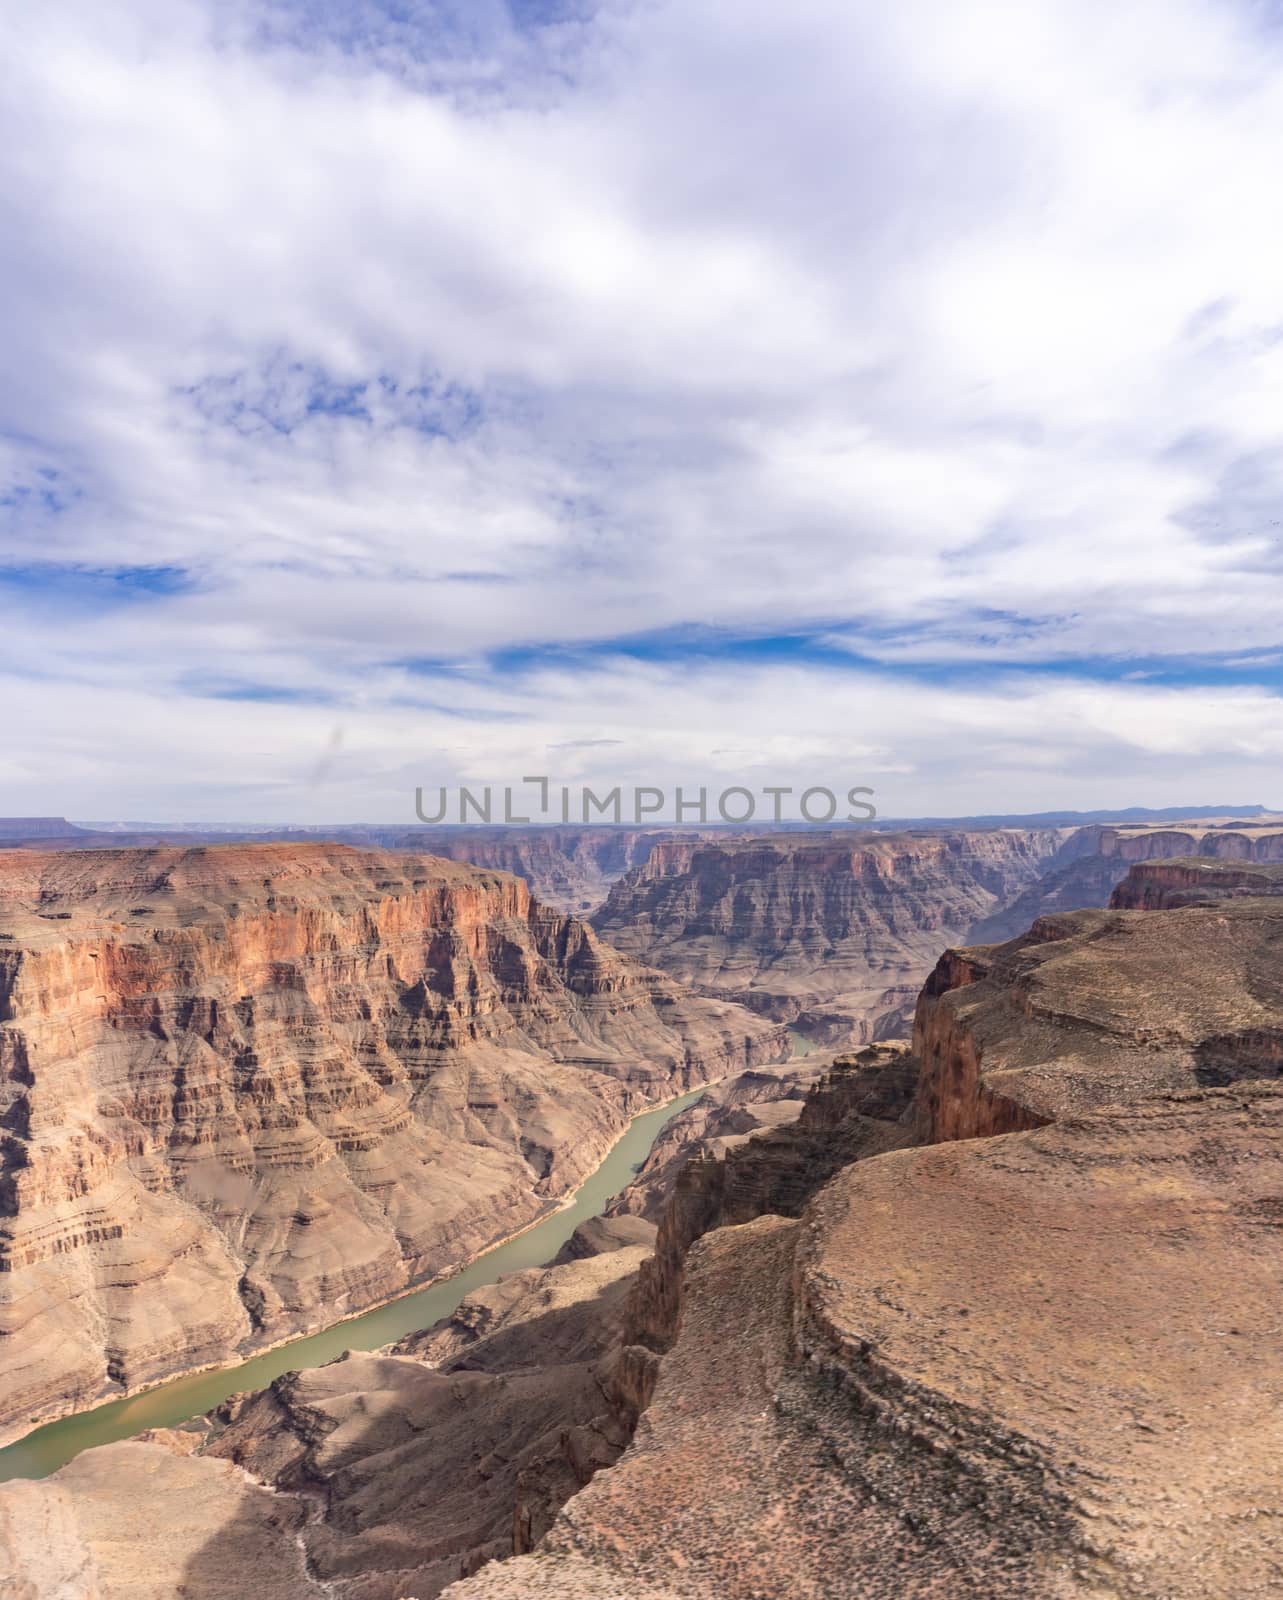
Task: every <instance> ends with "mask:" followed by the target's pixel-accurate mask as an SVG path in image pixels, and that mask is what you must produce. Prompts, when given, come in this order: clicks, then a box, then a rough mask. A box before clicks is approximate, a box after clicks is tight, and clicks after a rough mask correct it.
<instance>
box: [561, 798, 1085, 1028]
mask: <svg viewBox="0 0 1283 1600" xmlns="http://www.w3.org/2000/svg"><path fill="white" fill-rule="evenodd" d="M1068 838H1069V832H1068V830H1064V829H1057V828H1046V829H1026V830H1015V829H1011V830H1006V829H994V830H990V831H985V832H975V833H969V832H950V831H947V830H941V831H932V832H926V831H924V832H921V833H911V834H895V833H886V834H874V833H869V834H861V835H859V836H857V837H852V836H851V835H850V834H849V833H848V834H814V833H812V834H807V835H797V834H779V835H772V836H766V837H760V838H754V839H728V840H714V841H709V840H677V841H671V842H661V843H657V844H655V845H654V846H653V848H652V849H651V851H650V854H649V855H648V857H647V859H646V861H645V862H644V863H643V864H642V865H640V866H638V867H635V868H633V869H632V870H631V871H630V872H628V873H627V874H625V876H624V877H623V878H622V879H621V880H620V881H619V882H618V883H617V884H616V885H615V886H614V887H613V888H612V889H611V891H610V894H609V896H608V898H607V900H606V903H605V905H604V906H603V907H602V908H601V910H600V911H598V912H597V913H596V914H595V915H594V917H593V919H592V920H593V926H594V927H595V928H596V929H597V930H598V932H599V933H601V935H602V936H603V938H605V939H607V940H609V941H610V942H611V943H612V944H614V945H615V946H616V947H617V948H618V949H621V950H624V951H627V952H628V953H629V954H631V955H635V956H637V957H638V958H639V959H641V960H644V961H647V962H649V963H652V964H653V965H655V966H658V967H661V968H663V969H664V971H666V972H669V973H671V974H672V975H673V976H674V977H676V978H678V979H679V980H680V981H681V982H682V983H687V984H690V985H692V986H693V987H694V988H696V989H697V990H698V991H699V992H700V993H701V994H705V995H709V996H714V997H717V998H719V999H724V1000H733V1001H735V1002H737V1003H738V1004H741V1005H745V1006H748V1007H750V1008H751V1009H753V1010H754V1011H757V1012H759V1013H760V1014H761V1015H763V1016H768V1017H773V1018H778V1019H780V1020H782V1021H785V1022H788V1023H792V1024H794V1025H795V1026H796V1027H797V1028H798V1029H799V1030H800V1031H801V1032H803V1033H804V1034H805V1035H806V1036H807V1037H808V1038H810V1039H812V1040H813V1041H815V1042H816V1043H819V1044H823V1045H825V1046H829V1047H840V1046H848V1045H852V1044H865V1043H868V1042H870V1041H872V1040H875V1039H882V1038H888V1037H894V1036H897V1035H902V1034H905V1033H907V1032H908V1027H909V1021H910V1018H911V1015H912V1009H913V1004H914V1001H915V999H916V996H917V992H918V989H919V987H920V986H921V984H922V981H923V979H924V978H925V977H926V974H927V973H928V972H929V971H930V970H931V966H932V964H933V963H934V961H935V959H936V957H937V955H938V954H939V953H940V950H941V948H942V946H944V945H946V944H950V943H952V942H954V941H956V940H959V939H961V938H963V937H964V936H966V935H967V933H968V930H969V929H970V928H971V927H972V926H973V925H974V924H975V923H977V922H978V921H979V920H980V919H982V918H984V917H986V916H989V915H990V914H991V913H992V912H993V911H994V910H995V909H996V908H999V907H1005V906H1006V905H1007V904H1008V903H1009V902H1010V901H1012V900H1013V899H1015V898H1017V897H1018V896H1019V895H1020V893H1021V891H1022V890H1024V889H1025V888H1026V887H1027V886H1028V885H1030V884H1032V883H1034V882H1036V881H1037V880H1038V879H1039V878H1040V877H1041V875H1042V874H1043V873H1044V872H1045V871H1046V870H1047V869H1048V867H1049V865H1050V864H1051V863H1052V862H1053V861H1054V860H1055V859H1056V857H1057V855H1058V853H1059V852H1061V851H1062V850H1063V849H1064V847H1065V845H1066V841H1067V839H1068ZM1111 886H1112V885H1111Z"/></svg>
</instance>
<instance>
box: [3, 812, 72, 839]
mask: <svg viewBox="0 0 1283 1600" xmlns="http://www.w3.org/2000/svg"><path fill="white" fill-rule="evenodd" d="M79 832H80V829H79V828H77V827H76V825H75V823H74V822H68V821H67V819H66V817H0V839H63V838H66V837H68V836H69V835H71V834H75V833H79Z"/></svg>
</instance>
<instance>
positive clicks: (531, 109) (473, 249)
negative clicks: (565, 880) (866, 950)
mask: <svg viewBox="0 0 1283 1600" xmlns="http://www.w3.org/2000/svg"><path fill="white" fill-rule="evenodd" d="M110 13H111V14H110V16H108V15H106V14H105V13H104V12H103V8H101V7H96V6H92V5H90V4H88V3H87V0H66V3H65V4H62V5H60V6H58V7H55V8H49V7H45V8H37V7H29V8H25V11H24V12H23V13H21V14H18V15H16V16H15V17H14V18H13V19H11V22H10V27H9V29H8V32H9V36H10V40H11V47H10V50H9V74H10V78H11V83H12V92H11V93H9V94H7V95H6V98H5V105H4V108H3V109H2V110H0V118H3V119H4V120H5V121H6V122H7V124H8V125H7V126H5V127H0V135H2V136H0V204H2V205H3V208H4V227H5V234H6V239H7V241H8V247H7V250H6V259H5V262H4V264H3V266H0V274H2V276H0V291H2V292H0V320H2V321H3V338H2V339H0V361H2V362H3V363H4V366H5V369H6V370H5V372H4V377H5V380H6V381H5V382H4V384H3V386H2V387H0V475H2V478H3V481H2V482H0V606H3V608H4V610H3V614H4V617H5V623H6V626H5V628H4V629H3V630H2V631H0V680H2V681H0V688H3V689H4V690H5V692H6V698H7V703H8V705H9V706H10V708H11V710H10V716H9V718H8V719H7V734H8V737H7V739H6V742H5V746H4V748H3V750H0V813H3V812H14V813H20V814H26V813H31V812H39V811H57V812H64V813H66V814H69V815H72V816H93V817H104V816H110V815H148V816H162V817H163V816H174V817H187V818H208V819H217V818H219V817H232V816H235V817H242V818H243V817H248V816H258V817H262V818H263V819H264V820H287V819H290V818H296V819H298V820H309V821H322V820H360V819H387V820H398V819H400V818H402V817H408V816H409V815H410V812H411V806H412V791H413V787H414V785H416V784H420V783H422V784H435V783H440V782H445V783H453V782H457V781H459V780H461V779H463V780H470V781H473V782H484V781H492V782H503V781H505V780H506V779H508V778H509V777H511V776H512V775H514V774H515V775H516V776H518V777H519V776H520V775H521V774H522V773H524V772H531V771H543V770H550V771H553V772H554V773H555V774H556V775H557V776H560V777H562V778H563V779H564V780H566V781H570V782H594V783H598V782H604V781H634V782H659V783H669V784H672V783H676V782H679V781H681V782H686V783H688V784H690V783H698V782H701V781H709V782H718V781H721V782H722V783H723V784H725V783H730V782H734V781H740V780H743V781H748V782H750V783H752V782H754V781H756V782H771V781H778V782H789V781H792V780H794V779H795V780H796V781H797V782H798V783H805V782H825V781H832V782H837V781H839V780H841V781H844V782H846V783H855V782H857V781H858V782H866V783H869V784H871V785H872V786H874V788H875V789H876V791H877V794H878V799H879V803H880V804H881V806H882V807H883V809H884V810H885V811H888V812H899V813H909V814H913V813H918V814H921V813H930V814H937V815H938V814H945V813H948V812H951V811H952V812H968V811H986V812H989V811H1004V810H1010V811H1019V810H1028V809H1047V808H1053V807H1060V806H1075V805H1076V806H1083V807H1094V806H1107V805H1110V804H1125V803H1135V802H1141V803H1152V804H1175V803H1183V802H1202V801H1204V800H1209V799H1210V800H1215V799H1218V798H1229V799H1233V800H1242V799H1245V798H1246V799H1259V800H1261V801H1263V802H1266V803H1270V802H1278V803H1279V804H1283V781H1281V780H1283V702H1281V700H1280V693H1281V688H1283V637H1281V635H1283V581H1281V576H1280V538H1279V534H1280V528H1281V527H1283V467H1281V466H1280V463H1281V462H1283V453H1281V452H1280V448H1279V445H1280V437H1279V436H1280V433H1283V220H1281V219H1280V215H1279V211H1278V207H1277V205H1276V203H1275V201H1274V194H1275V191H1276V189H1277V166H1278V155H1279V152H1280V150H1281V149H1283V35H1281V34H1280V31H1279V29H1278V27H1277V19H1276V16H1275V13H1274V10H1273V9H1272V8H1271V7H1267V6H1260V5H1256V4H1253V3H1249V0H1243V3H1242V4H1236V3H1229V0H1166V3H1162V4H1159V3H1157V0H1137V3H1135V4H1133V5H1129V6H1127V7H1118V6H1114V5H1109V4H1105V3H1103V0H1024V3H1021V4H1019V5H1017V4H1015V3H1011V0H1001V3H999V0H969V3H968V4H967V5H965V6H958V5H954V4H948V3H946V0H903V3H902V4H898V5H896V6H894V7H885V6H871V5H856V6H852V5H850V4H840V3H838V0H795V3H794V4H791V5H789V6H788V7H781V6H778V5H775V4H766V3H761V4H758V3H756V0H683V3H682V4H680V5H679V4H676V3H673V4H668V3H664V0H612V3H606V4H601V5H596V4H591V3H588V0H573V3H571V0H567V3H552V0H547V3H537V4H536V3H533V0H532V3H529V4H522V5H519V6H513V7H511V8H510V7H508V6H506V5H505V4H503V3H502V0H470V3H468V4H466V5H465V4H463V3H462V0H459V3H453V4H446V3H440V4H422V3H414V0H402V3H399V4H392V3H390V0H388V3H385V0H361V3H356V4H346V3H342V0H325V3H316V0H310V3H307V4H303V3H293V0H281V3H275V4H266V3H254V0H208V3H205V4H202V3H198V0H123V3H122V4H120V5H118V6H113V7H112V8H110Z"/></svg>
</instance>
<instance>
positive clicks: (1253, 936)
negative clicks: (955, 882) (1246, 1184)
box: [914, 900, 1283, 1142]
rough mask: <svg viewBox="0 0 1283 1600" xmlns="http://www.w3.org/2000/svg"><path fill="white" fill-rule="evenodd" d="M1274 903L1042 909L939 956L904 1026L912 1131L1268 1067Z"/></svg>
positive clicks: (1031, 1113)
mask: <svg viewBox="0 0 1283 1600" xmlns="http://www.w3.org/2000/svg"><path fill="white" fill-rule="evenodd" d="M1281 1022H1283V905H1280V904H1278V903H1275V904H1271V903H1270V902H1268V901H1259V900H1242V901H1235V900H1231V901H1228V902H1226V903H1225V904H1224V905H1222V906H1218V907H1215V908H1212V907H1206V908H1204V907H1196V906H1195V907H1189V908H1188V909H1185V910H1176V911H1154V912H1113V911H1078V912H1073V913H1070V914H1068V915H1065V916H1060V917H1046V918H1044V919H1043V920H1042V921H1040V922H1038V923H1035V925H1034V927H1033V928H1032V929H1031V930H1030V931H1029V933H1027V934H1025V935H1023V936H1022V937H1021V938H1019V939H1014V940H1012V941H1011V942H1010V943H1008V944H1006V945H999V946H997V947H992V948H978V949H971V950H963V951H948V952H946V954H945V955H944V956H942V957H941V960H940V962H939V964H938V966H937V969H936V971H935V972H934V973H933V974H932V976H931V978H930V980H929V981H928V983H927V985H926V986H925V988H924V989H923V992H922V997H921V999H920V1000H919V1002H918V1010H917V1016H916V1019H915V1023H914V1050H915V1053H916V1054H917V1055H918V1057H919V1059H920V1060H921V1063H922V1072H921V1078H920V1082H919V1090H918V1135H919V1137H920V1138H921V1139H922V1140H923V1141H924V1142H937V1141H940V1140H945V1139H958V1138H974V1137H976V1136H979V1135H985V1134H992V1133H1006V1132H1010V1131H1012V1130H1013V1129H1016V1128H1020V1127H1031V1126H1036V1125H1038V1124H1040V1123H1043V1122H1047V1121H1052V1120H1059V1119H1061V1118H1063V1117H1066V1116H1069V1115H1074V1114H1078V1113H1081V1112H1086V1111H1093V1110H1096V1109H1099V1108H1100V1107H1102V1106H1105V1105H1110V1104H1122V1103H1127V1102H1130V1101H1133V1100H1136V1099H1139V1098H1142V1097H1144V1096H1149V1095H1154V1094H1164V1093H1179V1092H1182V1091H1186V1090H1192V1089H1197V1088H1199V1087H1201V1086H1203V1085H1206V1084H1209V1083H1213V1082H1217V1081H1220V1080H1219V1079H1218V1078H1217V1076H1216V1074H1217V1073H1219V1071H1220V1065H1219V1064H1220V1063H1221V1062H1222V1061H1223V1060H1225V1059H1231V1058H1232V1059H1236V1060H1237V1059H1241V1064H1242V1071H1241V1072H1240V1073H1239V1076H1242V1077H1247V1078H1269V1077H1273V1076H1274V1075H1275V1073H1276V1071H1277V1067H1276V1066H1275V1065H1274V1064H1273V1063H1274V1061H1275V1054H1274V1050H1273V1047H1272V1046H1270V1047H1268V1048H1265V1047H1260V1048H1258V1044H1259V1041H1261V1040H1265V1039H1272V1038H1273V1037H1274V1036H1275V1035H1276V1034H1277V1032H1278V1029H1279V1026H1280V1023H1281Z"/></svg>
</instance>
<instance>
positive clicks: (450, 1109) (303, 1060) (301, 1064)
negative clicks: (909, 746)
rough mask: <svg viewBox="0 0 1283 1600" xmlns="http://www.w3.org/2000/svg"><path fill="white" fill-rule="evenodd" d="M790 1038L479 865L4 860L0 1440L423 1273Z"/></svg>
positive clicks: (526, 1216) (151, 856) (0, 921)
mask: <svg viewBox="0 0 1283 1600" xmlns="http://www.w3.org/2000/svg"><path fill="white" fill-rule="evenodd" d="M783 1047H784V1041H783V1038H782V1034H781V1031H780V1030H779V1029H778V1028H772V1027H771V1026H770V1025H768V1024H763V1023H762V1022H760V1021H758V1020H756V1019H754V1018H751V1017H749V1016H747V1015H746V1014H745V1013H743V1012H740V1011H738V1010H737V1009H736V1008H732V1007H727V1006H719V1005H717V1004H716V1003H710V1002H708V1001H706V1000H702V999H696V998H694V997H692V996H690V995H689V994H687V993H685V992H683V991H682V990H681V988H680V987H679V986H678V985H676V984H674V983H673V982H672V980H671V979H668V978H666V977H664V976H663V975H662V974H659V973H656V972H653V971H648V970H646V969H644V968H641V967H639V966H638V965H637V964H636V963H635V962H633V961H631V960H628V959H626V958H621V957H619V956H618V955H617V954H616V953H615V952H613V951H610V950H609V949H608V948H606V947H605V946H603V945H602V944H601V942H600V941H599V940H598V939H597V938H596V936H595V935H594V934H593V933H592V931H591V930H590V929H589V928H587V927H586V926H584V925H583V924H582V923H579V922H576V921H574V920H573V919H571V918H568V917H566V916H564V915H562V914H560V913H557V912H554V911H551V910H549V909H547V908H545V907H543V906H541V905H540V904H539V903H538V902H537V901H535V900H533V899H532V897H531V895H530V893H529V890H528V888H527V887H526V885H525V884H524V883H522V882H520V881H519V880H516V879H513V878H510V877H506V876H503V875H500V874H497V873H490V872H483V871H478V870H477V869H475V868H470V867H465V866H459V865H454V864H451V863H447V862H442V861H437V860H432V859H426V858H415V857H408V856H392V855H380V854H377V853H374V852H357V851H351V850H346V849H343V848H341V847H334V846H326V845H307V846H277V845H247V846H220V847H213V848H197V849H191V850H144V851H93V852H89V851H85V852H72V853H67V854H62V855H41V854H39V853H35V852H12V853H8V854H4V853H0V1268H2V1269H3V1270H2V1271H0V1376H3V1380H4V1381H3V1383H2V1384H0V1434H2V1435H4V1436H8V1437H12V1436H13V1435H14V1434H15V1433H17V1432H20V1431H22V1430H23V1428H25V1427H26V1426H29V1425H30V1424H31V1423H32V1422H33V1421H35V1420H38V1419H41V1418H44V1417H48V1416H51V1415H56V1414H60V1413H63V1412H66V1411H68V1410H71V1409H75V1408H78V1407H80V1406H83V1405H85V1404H88V1403H90V1402H92V1401H93V1400H95V1399H98V1398H99V1397H102V1396H105V1395H111V1394H118V1393H120V1392H122V1391H124V1390H130V1389H134V1388H137V1387H139V1386H140V1385H143V1384H145V1383H148V1382H151V1381H154V1380H156V1379H158V1378H161V1377H164V1376H168V1375H172V1374H173V1373H175V1372H177V1371H181V1370H184V1369H189V1368H193V1367H196V1366H199V1365H203V1364H207V1363H211V1362H220V1363H224V1362H227V1361H229V1360H231V1359H234V1358H235V1357H236V1356H238V1355H240V1354H243V1353H245V1352H247V1351H250V1350H252V1349H253V1348H255V1347H256V1346H260V1345H262V1344H266V1343H269V1342H275V1341H278V1340H280V1339H282V1338H284V1337H287V1336H289V1335H292V1334H294V1333H297V1332H300V1331H305V1330H307V1329H309V1328H314V1327H317V1326H321V1325H324V1324H327V1323H329V1322H332V1321H334V1320H335V1319H336V1317H338V1316H341V1315H343V1314H345V1313H347V1312H351V1311H355V1310H357V1309H359V1308H361V1307H362V1306H365V1305H369V1304H371V1303H373V1302H375V1301H377V1300H380V1299H382V1298H385V1297H387V1296H389V1295H391V1294H394V1293H396V1292H397V1291H399V1290H400V1289H402V1288H404V1287H405V1285H406V1284H407V1283H409V1282H410V1281H412V1280H414V1279H419V1278H425V1277H428V1276H431V1275H435V1274H437V1273H440V1272H441V1271H443V1270H445V1269H446V1268H448V1267H449V1266H451V1265H453V1264H456V1263H458V1262H459V1261H461V1260H463V1259H465V1258H466V1257H468V1256H469V1255H471V1254H473V1253H475V1252H476V1251H477V1250H478V1249H480V1248H482V1247H484V1246H485V1245H486V1244H488V1243H490V1242H491V1241H493V1240H494V1239H495V1238H497V1237H500V1236H502V1235H505V1234H507V1233H509V1232H512V1231H513V1230H514V1229H515V1228H517V1227H520V1226H523V1225H524V1224H526V1223H528V1222H529V1221H531V1220H533V1218H534V1217H535V1216H536V1215H537V1214H538V1213H539V1211H540V1210H541V1209H543V1208H546V1207H547V1206H548V1205H549V1204H551V1203H552V1202H554V1201H555V1200H556V1199H557V1198H558V1197H559V1196H560V1195H561V1194H563V1193H565V1192H566V1191H567V1190H568V1189H569V1188H571V1187H573V1186H574V1185H575V1184H576V1183H577V1182H578V1181H579V1179H580V1178H581V1177H583V1176H584V1175H585V1174H586V1173H587V1172H588V1171H590V1170H591V1169H592V1168H593V1167H594V1166H595V1165H596V1163H597V1161H598V1160H599V1158H600V1156H601V1154H602V1153H603V1152H604V1150H605V1149H606V1148H607V1146H608V1145H609V1144H610V1143H611V1142H612V1140H613V1138H614V1136H615V1135H616V1134H617V1132H618V1131H619V1129H620V1128H621V1127H622V1125H623V1123H624V1122H625V1120H626V1119H627V1117H628V1116H629V1115H630V1114H632V1113H633V1112H635V1111H636V1110H637V1109H639V1108H640V1107H641V1106H642V1105H644V1104H646V1103H648V1102H649V1103H653V1102H655V1101H657V1100H660V1099H663V1098H665V1097H667V1096H669V1095H672V1094H676V1093H679V1092H680V1091H681V1090H682V1089H684V1088H687V1087H690V1086H693V1085H695V1084H698V1083H700V1082H703V1081H705V1080H707V1079H708V1078H710V1077H715V1076H720V1075H722V1074H724V1073H726V1072H727V1071H730V1070H732V1069H734V1068H737V1067H743V1066H745V1065H747V1064H749V1063H751V1062H753V1061H755V1060H762V1059H770V1058H771V1057H772V1056H774V1055H777V1054H779V1053H782V1050H783Z"/></svg>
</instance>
